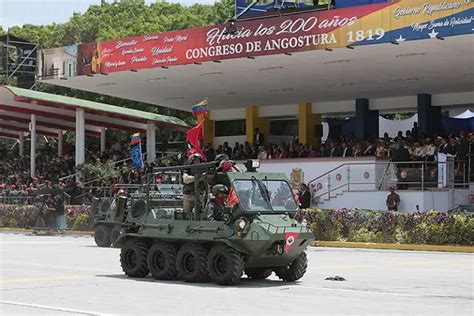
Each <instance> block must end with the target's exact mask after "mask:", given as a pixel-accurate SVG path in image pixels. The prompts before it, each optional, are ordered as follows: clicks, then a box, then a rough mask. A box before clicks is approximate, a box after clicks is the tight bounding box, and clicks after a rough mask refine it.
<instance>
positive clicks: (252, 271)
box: [245, 268, 272, 280]
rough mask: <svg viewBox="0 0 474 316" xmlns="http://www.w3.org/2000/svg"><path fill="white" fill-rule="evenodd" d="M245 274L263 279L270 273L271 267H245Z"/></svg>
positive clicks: (252, 277)
mask: <svg viewBox="0 0 474 316" xmlns="http://www.w3.org/2000/svg"><path fill="white" fill-rule="evenodd" d="M245 274H246V275H247V276H248V277H249V278H251V279H254V280H265V279H266V278H268V277H269V276H270V275H271V274H272V269H268V268H247V269H245Z"/></svg>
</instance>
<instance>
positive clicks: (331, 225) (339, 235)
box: [296, 209, 474, 246]
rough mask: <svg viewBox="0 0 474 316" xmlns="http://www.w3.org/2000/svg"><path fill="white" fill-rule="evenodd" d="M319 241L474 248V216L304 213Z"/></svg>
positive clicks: (300, 217) (337, 211) (302, 217)
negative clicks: (465, 246)
mask: <svg viewBox="0 0 474 316" xmlns="http://www.w3.org/2000/svg"><path fill="white" fill-rule="evenodd" d="M296 219H297V220H299V221H306V222H307V223H308V225H309V226H310V227H311V229H312V231H313V232H314V235H315V238H316V239H317V240H325V241H354V242H375V243H401V244H427V245H467V246H472V245H474V215H473V214H459V213H458V214H457V213H447V212H437V211H426V212H413V213H399V212H386V211H364V210H357V209H315V210H303V211H300V212H299V213H298V214H297V215H296Z"/></svg>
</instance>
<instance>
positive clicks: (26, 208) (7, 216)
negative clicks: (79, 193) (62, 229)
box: [0, 204, 94, 230]
mask: <svg viewBox="0 0 474 316" xmlns="http://www.w3.org/2000/svg"><path fill="white" fill-rule="evenodd" d="M65 211H66V212H65V214H66V222H67V227H68V228H69V229H73V230H82V229H89V228H90V226H91V225H92V223H93V220H94V218H93V216H92V213H91V206H90V205H68V206H66V207H65ZM37 217H38V209H37V208H36V207H35V206H33V205H4V204H0V226H3V227H11V228H30V227H34V226H35V224H36V219H37Z"/></svg>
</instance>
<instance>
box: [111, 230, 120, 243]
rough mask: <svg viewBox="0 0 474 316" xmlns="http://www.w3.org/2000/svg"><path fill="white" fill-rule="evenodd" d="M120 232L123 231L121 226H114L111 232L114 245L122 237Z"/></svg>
mask: <svg viewBox="0 0 474 316" xmlns="http://www.w3.org/2000/svg"><path fill="white" fill-rule="evenodd" d="M120 231H121V227H120V226H114V227H113V228H112V230H111V231H110V242H111V244H112V245H114V244H115V242H116V241H117V239H118V238H119V237H120Z"/></svg>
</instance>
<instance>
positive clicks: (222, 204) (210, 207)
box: [206, 184, 229, 221]
mask: <svg viewBox="0 0 474 316" xmlns="http://www.w3.org/2000/svg"><path fill="white" fill-rule="evenodd" d="M228 192H229V190H228V188H227V187H226V186H225V185H223V184H216V185H215V186H213V187H212V195H213V197H212V198H211V200H210V201H209V203H208V204H207V206H206V214H207V219H208V220H210V221H224V220H226V219H227V218H228V216H229V209H228V207H227V203H226V197H227V194H228Z"/></svg>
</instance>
